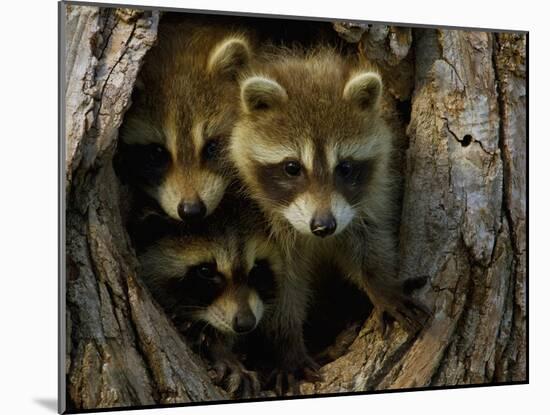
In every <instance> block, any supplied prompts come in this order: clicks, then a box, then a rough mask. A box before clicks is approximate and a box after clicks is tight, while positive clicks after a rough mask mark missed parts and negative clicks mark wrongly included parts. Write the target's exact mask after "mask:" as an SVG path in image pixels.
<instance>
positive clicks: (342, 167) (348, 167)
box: [335, 161, 353, 179]
mask: <svg viewBox="0 0 550 415" xmlns="http://www.w3.org/2000/svg"><path fill="white" fill-rule="evenodd" d="M335 170H336V174H338V175H339V176H340V177H342V178H344V179H347V178H349V177H350V176H351V175H352V173H353V166H352V164H351V163H350V162H349V161H342V162H341V163H339V164H338V165H337V166H336V168H335Z"/></svg>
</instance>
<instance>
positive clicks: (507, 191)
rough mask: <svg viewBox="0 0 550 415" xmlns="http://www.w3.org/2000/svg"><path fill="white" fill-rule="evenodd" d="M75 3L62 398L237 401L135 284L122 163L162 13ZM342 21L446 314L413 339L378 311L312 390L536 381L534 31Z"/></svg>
mask: <svg viewBox="0 0 550 415" xmlns="http://www.w3.org/2000/svg"><path fill="white" fill-rule="evenodd" d="M65 7H66V10H64V11H62V13H63V14H62V17H63V18H64V19H65V20H64V24H65V26H66V27H65V33H66V50H65V52H66V66H65V83H66V84H65V88H66V89H65V95H64V98H63V99H62V103H61V104H62V105H63V106H64V107H63V108H64V111H65V124H64V129H65V155H66V158H65V163H66V176H65V183H66V186H65V194H66V308H67V314H66V330H67V345H66V355H65V371H66V382H67V383H66V387H67V393H68V406H69V408H70V409H89V408H99V407H116V406H130V405H154V404H166V403H176V402H177V403H183V402H190V401H209V400H224V399H227V398H228V397H227V395H226V394H225V392H224V391H222V390H220V389H219V388H218V387H216V386H214V385H213V384H212V383H211V381H210V379H209V377H208V375H207V373H206V368H205V366H204V364H203V362H202V361H201V360H200V359H199V358H198V357H197V356H196V355H194V354H193V352H191V351H190V349H189V348H188V347H187V345H186V343H185V341H184V340H183V339H182V337H181V336H180V335H179V334H178V332H177V330H176V329H175V328H174V326H173V325H172V324H171V322H170V321H169V319H168V318H167V317H166V316H165V315H164V313H163V312H162V310H161V309H160V308H159V307H158V306H157V305H156V303H155V302H154V301H153V300H152V298H151V297H150V295H149V293H148V291H147V289H146V288H145V287H144V286H143V285H142V284H141V282H140V281H139V279H137V278H136V269H137V263H136V259H135V255H134V252H133V249H132V247H131V244H130V242H129V239H128V237H127V234H126V232H125V229H124V227H123V220H122V213H121V211H122V210H123V209H121V202H124V200H123V198H122V197H121V195H120V190H119V185H118V182H117V180H116V177H115V174H114V171H113V168H112V157H113V154H114V151H115V149H116V140H117V130H118V127H119V126H120V124H121V122H122V119H123V116H124V113H125V111H126V109H127V108H128V106H129V105H130V95H131V92H132V88H133V85H134V82H135V79H136V75H137V73H138V71H139V68H140V65H141V63H142V60H143V57H144V56H145V54H146V52H147V51H148V50H149V48H150V47H152V46H153V44H154V42H155V39H156V33H157V26H158V24H159V19H160V16H159V13H158V12H154V11H153V12H150V11H149V12H144V11H136V10H129V9H98V8H96V7H83V6H65ZM335 29H336V31H337V32H338V33H339V34H340V35H341V36H342V37H343V38H344V39H346V40H348V41H351V42H359V43H358V44H357V45H358V49H359V53H361V54H362V55H363V56H364V57H365V58H366V59H368V60H370V61H372V62H373V63H374V64H376V65H377V66H378V67H379V69H380V71H381V73H382V75H383V78H384V79H385V80H387V81H386V96H385V99H384V105H385V108H386V109H387V114H388V119H389V121H390V122H391V123H392V125H393V126H394V127H395V129H396V132H397V133H398V134H400V135H401V136H402V137H403V140H402V141H401V145H402V150H403V152H402V153H403V160H402V161H403V163H401V165H402V169H403V176H404V195H403V214H402V221H401V254H402V255H401V261H402V266H401V268H402V273H403V277H405V276H422V275H425V276H428V277H429V279H428V280H429V284H428V285H427V286H426V287H425V288H423V289H422V290H421V292H420V293H418V294H417V295H419V296H420V297H422V298H424V299H425V300H426V301H427V302H428V303H429V304H431V305H432V306H433V309H434V318H433V320H432V321H431V322H430V324H429V325H428V327H426V328H425V329H424V330H423V331H422V332H421V333H420V334H419V335H418V336H415V337H410V336H408V335H407V334H406V333H405V332H404V331H402V330H401V329H400V328H399V327H398V326H396V325H394V326H393V327H392V328H391V329H390V331H389V333H387V334H386V336H385V337H384V338H383V337H382V336H381V335H380V334H379V333H378V332H376V331H375V326H376V325H375V322H374V321H373V320H372V319H369V320H367V321H366V322H365V324H364V326H363V328H362V329H361V331H360V333H359V335H358V336H357V338H356V339H355V341H354V342H353V343H352V344H351V346H350V347H349V349H348V350H347V352H346V353H344V355H343V356H341V357H339V358H338V359H336V360H335V361H333V362H331V363H328V364H327V365H325V366H324V367H323V368H322V371H321V372H322V374H323V376H324V379H323V381H320V382H317V383H304V384H302V385H301V392H302V393H305V394H310V393H334V392H340V391H342V392H343V391H368V390H383V389H389V388H409V387H421V386H430V385H432V386H439V385H459V384H481V383H493V382H507V381H524V380H526V292H525V288H526V260H527V259H526V250H525V247H526V228H525V226H526V224H525V209H526V206H525V203H526V130H525V126H526V84H525V64H526V62H525V53H526V37H525V35H516V34H505V33H500V34H491V33H485V32H466V31H456V30H432V29H406V28H395V27H388V26H382V25H374V26H370V27H369V26H368V25H362V26H358V27H355V26H354V25H346V24H337V25H335ZM409 118H410V119H409ZM405 132H406V134H405Z"/></svg>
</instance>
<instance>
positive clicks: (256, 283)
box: [248, 259, 277, 302]
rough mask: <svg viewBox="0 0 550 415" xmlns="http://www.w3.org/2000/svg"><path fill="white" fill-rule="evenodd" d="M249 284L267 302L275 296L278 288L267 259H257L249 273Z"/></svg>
mask: <svg viewBox="0 0 550 415" xmlns="http://www.w3.org/2000/svg"><path fill="white" fill-rule="evenodd" d="M248 285H250V287H252V288H254V289H255V290H256V291H257V292H258V295H259V296H260V298H261V299H262V300H263V301H265V302H267V301H270V300H273V299H274V298H275V295H276V290H277V287H276V284H275V275H274V273H273V271H272V270H271V266H270V265H269V262H268V261H267V260H265V259H260V260H258V261H256V263H255V264H254V267H252V269H251V270H250V273H249V274H248Z"/></svg>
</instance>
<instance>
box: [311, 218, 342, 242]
mask: <svg viewBox="0 0 550 415" xmlns="http://www.w3.org/2000/svg"><path fill="white" fill-rule="evenodd" d="M309 227H310V229H311V232H312V233H313V234H314V235H315V236H319V237H321V238H324V237H325V236H329V235H332V234H333V233H334V231H335V230H336V219H335V218H334V216H333V215H332V213H325V214H323V215H316V216H314V217H313V219H312V220H311V222H310V224H309Z"/></svg>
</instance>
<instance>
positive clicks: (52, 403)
mask: <svg viewBox="0 0 550 415" xmlns="http://www.w3.org/2000/svg"><path fill="white" fill-rule="evenodd" d="M34 402H35V403H37V404H38V405H40V406H42V407H44V408H46V409H48V410H50V411H52V412H55V413H57V399H53V398H35V399H34Z"/></svg>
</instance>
